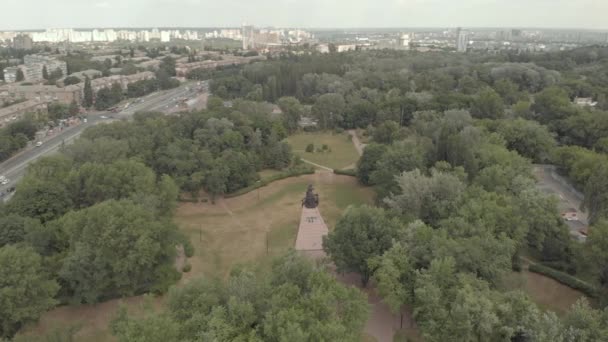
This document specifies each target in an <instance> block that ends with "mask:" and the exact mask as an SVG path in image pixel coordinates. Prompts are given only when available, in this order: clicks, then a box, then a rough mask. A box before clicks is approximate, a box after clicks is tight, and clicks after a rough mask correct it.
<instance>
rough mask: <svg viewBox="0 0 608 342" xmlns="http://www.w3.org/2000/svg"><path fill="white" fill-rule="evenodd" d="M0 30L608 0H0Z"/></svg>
mask: <svg viewBox="0 0 608 342" xmlns="http://www.w3.org/2000/svg"><path fill="white" fill-rule="evenodd" d="M1 2H2V6H1V8H2V13H3V14H2V19H1V20H0V30H3V29H4V30H21V29H41V28H47V27H66V28H69V27H72V28H87V27H155V26H158V27H229V26H240V25H241V24H242V23H244V22H246V23H249V24H254V25H256V26H277V27H317V28H328V27H336V28H337V27H456V26H463V27H551V28H587V29H608V20H606V15H607V14H608V0H1Z"/></svg>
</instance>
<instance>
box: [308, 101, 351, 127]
mask: <svg viewBox="0 0 608 342" xmlns="http://www.w3.org/2000/svg"><path fill="white" fill-rule="evenodd" d="M345 109H346V102H345V101H344V96H342V94H336V93H330V94H323V95H321V96H319V98H318V99H317V101H316V102H315V104H314V105H313V107H312V113H313V114H314V115H315V116H316V117H317V119H318V120H319V123H320V125H321V128H322V129H328V128H334V127H338V126H340V124H341V122H342V120H343V114H344V110H345Z"/></svg>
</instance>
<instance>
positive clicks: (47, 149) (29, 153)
mask: <svg viewBox="0 0 608 342" xmlns="http://www.w3.org/2000/svg"><path fill="white" fill-rule="evenodd" d="M204 88H205V89H206V85H204ZM199 93H200V91H199V89H197V87H196V86H193V84H183V85H181V86H180V87H178V88H175V89H171V90H167V91H160V92H156V93H152V94H150V95H148V96H146V97H143V98H141V99H140V100H139V101H138V100H136V101H134V102H133V104H132V105H130V106H129V107H128V108H127V109H124V110H123V111H121V112H119V113H109V112H92V113H89V114H87V115H86V118H87V122H83V123H81V124H79V125H77V126H74V127H68V128H65V129H63V130H61V131H58V132H57V133H56V134H55V135H54V136H53V137H51V138H48V139H46V140H44V141H43V143H42V145H41V146H38V147H36V146H32V147H28V148H26V149H25V150H24V151H21V152H20V153H19V154H17V155H15V156H13V157H12V158H10V159H9V160H7V161H5V162H3V163H2V164H0V175H2V176H5V177H6V178H7V179H9V183H8V184H6V185H0V194H3V199H4V200H7V199H8V198H9V197H10V194H8V190H9V189H10V188H13V187H15V185H16V183H17V181H18V180H19V179H20V178H21V177H23V175H24V174H25V170H26V169H27V166H28V165H29V163H31V162H33V161H35V160H36V159H38V158H40V157H41V156H44V155H48V154H51V153H54V152H56V151H57V150H59V148H60V146H61V145H62V144H69V143H71V142H73V141H74V140H75V139H76V138H77V137H78V136H80V134H81V133H82V132H83V131H84V130H85V129H87V128H88V127H91V126H94V125H96V124H98V123H100V122H108V121H111V120H113V119H130V118H131V117H132V115H133V114H134V113H135V112H138V111H162V112H168V111H169V110H170V109H172V108H175V106H176V105H178V104H179V99H180V98H188V99H189V98H192V97H195V96H198V95H199ZM142 100H143V101H142ZM136 102H137V103H136Z"/></svg>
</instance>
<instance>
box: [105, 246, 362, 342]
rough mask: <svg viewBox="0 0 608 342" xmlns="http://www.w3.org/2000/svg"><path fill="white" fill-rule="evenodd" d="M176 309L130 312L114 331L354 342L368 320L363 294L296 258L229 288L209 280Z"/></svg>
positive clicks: (171, 337)
mask: <svg viewBox="0 0 608 342" xmlns="http://www.w3.org/2000/svg"><path fill="white" fill-rule="evenodd" d="M168 306H169V312H168V313H167V314H161V315H155V316H151V317H146V318H144V319H136V318H131V317H129V316H128V315H127V314H126V311H124V310H123V311H122V312H121V313H120V314H119V315H118V316H117V317H116V318H115V319H114V321H113V323H112V330H113V332H114V333H115V335H117V337H118V339H119V341H133V340H134V339H135V340H142V341H143V339H142V338H143V337H146V336H149V338H151V340H152V341H188V340H195V339H199V338H202V339H204V340H207V339H208V340H217V341H353V340H357V339H359V338H360V336H361V333H362V330H363V325H364V323H365V319H366V316H367V313H368V308H367V301H366V300H365V298H364V297H363V295H362V294H361V293H360V292H359V291H358V290H356V289H354V288H349V287H344V286H343V285H341V284H339V283H338V282H337V281H336V280H335V279H334V278H333V277H332V276H331V275H330V274H329V273H327V272H326V271H325V270H324V269H322V268H318V267H315V266H313V265H312V264H311V263H310V262H309V261H306V260H305V259H303V258H302V257H300V256H297V255H296V254H294V253H291V254H288V255H287V256H285V257H283V258H281V259H279V260H277V261H276V262H275V263H274V265H273V268H272V272H271V273H270V274H269V275H268V276H267V275H266V274H257V275H256V274H255V273H254V272H252V271H250V270H247V269H242V270H236V271H234V272H232V274H231V276H230V278H229V279H228V280H227V281H226V282H224V283H221V282H220V281H217V280H211V279H205V278H203V279H196V280H193V281H191V282H189V283H188V284H186V285H185V286H183V287H181V288H173V289H171V291H170V293H169V298H168Z"/></svg>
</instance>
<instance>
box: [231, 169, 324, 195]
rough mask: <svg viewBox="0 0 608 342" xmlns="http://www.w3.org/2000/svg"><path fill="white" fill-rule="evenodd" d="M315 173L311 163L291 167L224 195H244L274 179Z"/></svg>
mask: <svg viewBox="0 0 608 342" xmlns="http://www.w3.org/2000/svg"><path fill="white" fill-rule="evenodd" d="M313 173H315V169H314V167H312V166H309V165H302V166H299V167H295V168H292V169H289V170H287V171H283V172H280V173H277V174H276V175H274V176H272V177H269V178H267V179H264V180H261V181H259V182H256V183H254V184H253V185H250V186H248V187H246V188H243V189H240V190H237V191H235V192H233V193H230V194H226V195H225V196H224V197H225V198H232V197H237V196H241V195H244V194H246V193H248V192H251V191H253V190H255V189H257V188H261V187H263V186H266V185H268V184H270V183H272V182H274V181H278V180H281V179H285V178H289V177H297V176H301V175H310V174H313Z"/></svg>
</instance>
